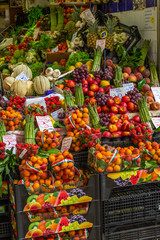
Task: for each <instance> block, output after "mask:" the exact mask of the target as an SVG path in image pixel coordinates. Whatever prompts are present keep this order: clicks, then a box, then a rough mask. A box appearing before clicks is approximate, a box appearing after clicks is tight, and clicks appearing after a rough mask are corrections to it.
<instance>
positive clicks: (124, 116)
mask: <svg viewBox="0 0 160 240" xmlns="http://www.w3.org/2000/svg"><path fill="white" fill-rule="evenodd" d="M121 119H122V120H123V121H124V120H129V117H128V115H127V114H122V115H121Z"/></svg>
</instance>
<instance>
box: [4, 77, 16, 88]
mask: <svg viewBox="0 0 160 240" xmlns="http://www.w3.org/2000/svg"><path fill="white" fill-rule="evenodd" d="M13 83H14V78H13V77H6V78H5V79H4V81H3V89H4V90H6V91H10V89H11V86H12V84H13Z"/></svg>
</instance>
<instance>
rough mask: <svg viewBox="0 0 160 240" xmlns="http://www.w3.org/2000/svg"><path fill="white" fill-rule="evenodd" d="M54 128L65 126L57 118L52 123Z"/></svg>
mask: <svg viewBox="0 0 160 240" xmlns="http://www.w3.org/2000/svg"><path fill="white" fill-rule="evenodd" d="M54 128H65V126H64V125H62V124H61V123H60V122H59V120H58V121H56V122H55V123H54Z"/></svg>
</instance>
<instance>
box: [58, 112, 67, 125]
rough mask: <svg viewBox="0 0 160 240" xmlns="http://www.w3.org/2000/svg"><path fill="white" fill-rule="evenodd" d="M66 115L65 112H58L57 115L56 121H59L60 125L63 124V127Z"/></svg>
mask: <svg viewBox="0 0 160 240" xmlns="http://www.w3.org/2000/svg"><path fill="white" fill-rule="evenodd" d="M66 115H67V114H66V113H65V112H59V113H58V119H59V122H60V123H61V124H63V125H65V124H64V120H65V118H66Z"/></svg>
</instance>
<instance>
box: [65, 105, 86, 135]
mask: <svg viewBox="0 0 160 240" xmlns="http://www.w3.org/2000/svg"><path fill="white" fill-rule="evenodd" d="M64 123H65V124H66V128H67V130H68V131H72V130H74V129H80V128H85V127H86V125H88V124H89V114H88V108H86V107H85V108H83V110H82V111H80V110H79V109H76V110H75V111H73V112H71V113H70V114H68V115H67V116H66V119H65V120H64Z"/></svg>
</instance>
